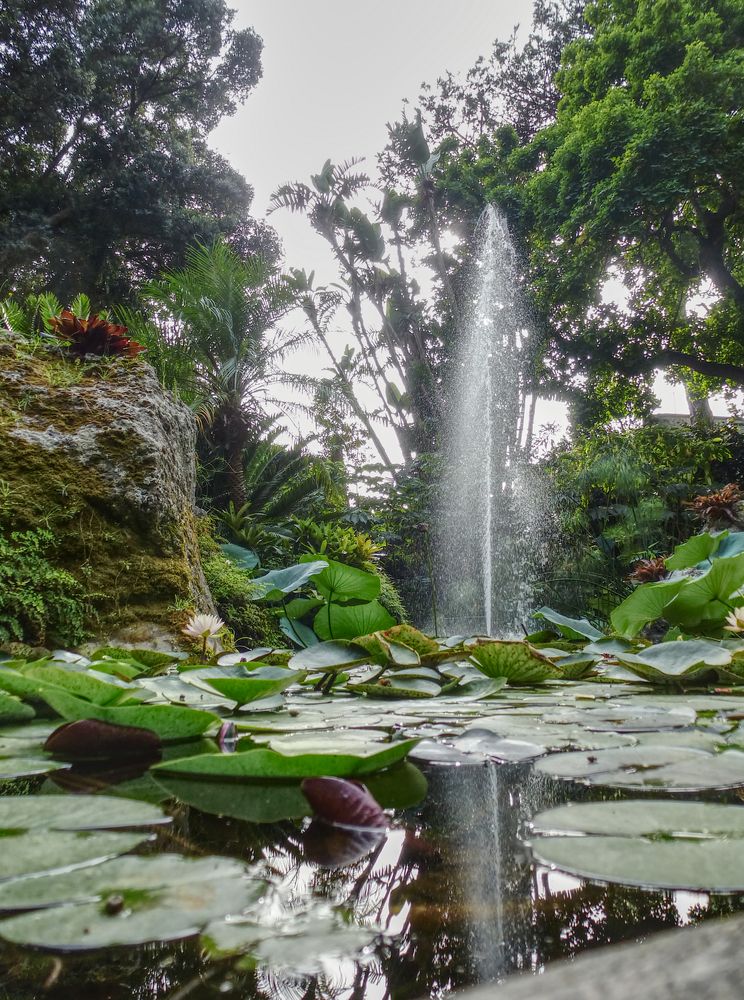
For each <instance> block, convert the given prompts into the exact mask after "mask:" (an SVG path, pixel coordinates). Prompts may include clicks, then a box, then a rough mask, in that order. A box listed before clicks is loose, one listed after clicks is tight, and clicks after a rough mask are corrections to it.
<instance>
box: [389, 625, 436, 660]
mask: <svg viewBox="0 0 744 1000" xmlns="http://www.w3.org/2000/svg"><path fill="white" fill-rule="evenodd" d="M384 638H385V639H387V641H388V642H399V643H402V644H403V645H404V646H407V647H408V648H409V649H412V650H414V652H416V653H418V655H419V657H425V656H430V655H436V654H438V653H440V652H441V649H440V647H439V643H438V642H437V641H436V639H430V638H429V636H428V635H424V633H423V632H419V630H418V629H417V628H414V627H413V625H394V626H393V627H392V628H389V629H386V631H385V635H384Z"/></svg>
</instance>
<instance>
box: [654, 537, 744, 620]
mask: <svg viewBox="0 0 744 1000" xmlns="http://www.w3.org/2000/svg"><path fill="white" fill-rule="evenodd" d="M742 586H744V552H742V553H741V554H740V555H738V556H730V557H728V558H726V559H715V560H714V561H713V563H712V564H711V567H710V569H709V570H706V572H705V573H703V575H702V576H698V577H696V578H694V579H688V580H686V581H685V582H684V586H682V587H681V588H680V590H679V591H678V593H677V595H676V596H675V598H674V599H673V600H672V601H670V603H669V604H668V605H667V607H666V608H665V610H664V617H665V618H666V619H667V621H669V622H670V623H671V624H672V625H682V626H685V627H686V628H689V627H691V626H694V625H699V624H700V623H701V622H703V621H723V619H724V618H725V617H726V615H727V614H728V611H729V598H730V597H731V596H732V594H734V593H735V592H736V591H738V590H739V589H740V588H741V587H742Z"/></svg>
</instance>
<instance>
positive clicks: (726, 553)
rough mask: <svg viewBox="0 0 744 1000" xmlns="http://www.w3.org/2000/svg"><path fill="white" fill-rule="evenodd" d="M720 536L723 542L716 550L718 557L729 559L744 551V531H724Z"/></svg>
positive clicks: (716, 556)
mask: <svg viewBox="0 0 744 1000" xmlns="http://www.w3.org/2000/svg"><path fill="white" fill-rule="evenodd" d="M719 537H720V538H721V544H720V545H719V546H718V549H717V550H716V552H715V558H716V559H728V558H729V557H730V556H738V555H739V554H740V553H741V552H744V531H722V532H721V535H720V536H719ZM704 566H705V563H703V567H704Z"/></svg>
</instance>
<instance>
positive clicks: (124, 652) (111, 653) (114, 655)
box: [91, 646, 189, 670]
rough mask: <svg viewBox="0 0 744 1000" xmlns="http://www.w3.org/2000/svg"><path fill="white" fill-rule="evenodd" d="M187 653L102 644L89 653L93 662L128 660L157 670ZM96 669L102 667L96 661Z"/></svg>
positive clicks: (180, 658) (183, 657)
mask: <svg viewBox="0 0 744 1000" xmlns="http://www.w3.org/2000/svg"><path fill="white" fill-rule="evenodd" d="M188 655H189V654H188V653H183V652H180V651H175V650H174V651H172V652H170V651H169V652H165V651H163V650H159V649H138V648H136V647H133V648H124V647H119V646H102V647H101V648H100V649H97V650H96V651H95V653H91V659H92V660H93V661H94V662H95V661H97V660H102V659H109V660H117V661H120V660H128V661H130V662H132V663H135V664H139V665H140V667H144V668H146V669H147V670H159V669H160V668H161V667H165V666H167V665H168V664H169V663H176V662H177V661H178V660H185V659H186V658H187V657H188ZM96 669H97V670H101V669H103V668H102V666H101V665H100V664H99V663H97V662H96Z"/></svg>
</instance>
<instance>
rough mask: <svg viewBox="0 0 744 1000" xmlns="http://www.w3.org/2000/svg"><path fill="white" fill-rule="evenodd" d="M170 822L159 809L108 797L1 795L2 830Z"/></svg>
mask: <svg viewBox="0 0 744 1000" xmlns="http://www.w3.org/2000/svg"><path fill="white" fill-rule="evenodd" d="M170 822H171V818H170V816H167V815H166V814H165V813H164V812H163V810H162V809H159V808H158V807H157V806H152V805H149V804H148V803H145V802H134V801H132V800H130V799H120V798H114V797H112V796H108V795H76V796H75V798H74V799H71V798H68V797H67V796H65V795H3V796H0V830H37V829H38V830H115V829H117V828H130V827H137V826H154V825H156V824H157V825H160V824H163V823H170Z"/></svg>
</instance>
